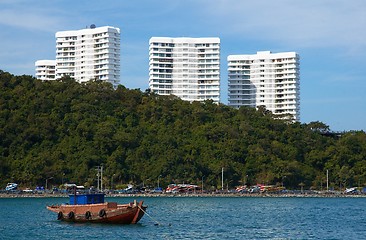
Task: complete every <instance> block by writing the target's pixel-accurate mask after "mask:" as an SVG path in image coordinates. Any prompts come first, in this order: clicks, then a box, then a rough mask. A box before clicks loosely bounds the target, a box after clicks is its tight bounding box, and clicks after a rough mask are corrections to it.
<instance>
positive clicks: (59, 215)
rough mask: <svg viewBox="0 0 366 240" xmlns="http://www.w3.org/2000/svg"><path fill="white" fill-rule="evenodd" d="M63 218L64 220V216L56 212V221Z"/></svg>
mask: <svg viewBox="0 0 366 240" xmlns="http://www.w3.org/2000/svg"><path fill="white" fill-rule="evenodd" d="M63 218H64V214H63V213H62V212H61V211H60V212H58V214H57V220H61V219H63Z"/></svg>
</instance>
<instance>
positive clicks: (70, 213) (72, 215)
mask: <svg viewBox="0 0 366 240" xmlns="http://www.w3.org/2000/svg"><path fill="white" fill-rule="evenodd" d="M67 217H68V218H69V219H74V218H75V213H74V212H73V211H71V212H69V214H67Z"/></svg>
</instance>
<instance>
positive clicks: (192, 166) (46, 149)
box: [0, 71, 366, 189]
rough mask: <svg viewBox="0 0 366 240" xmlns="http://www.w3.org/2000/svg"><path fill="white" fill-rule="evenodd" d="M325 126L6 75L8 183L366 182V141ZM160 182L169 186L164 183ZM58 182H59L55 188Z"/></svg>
mask: <svg viewBox="0 0 366 240" xmlns="http://www.w3.org/2000/svg"><path fill="white" fill-rule="evenodd" d="M326 130H328V127H327V126H326V125H325V124H323V123H320V122H313V123H309V124H300V123H294V124H290V123H286V122H284V121H282V120H275V119H273V118H272V116H271V114H270V113H269V112H268V111H266V110H265V109H264V108H260V109H259V110H255V109H252V108H247V107H242V108H240V109H239V110H236V109H233V108H230V107H228V106H225V105H221V104H220V105H216V104H214V103H212V102H210V101H206V102H204V103H199V102H193V103H189V102H186V101H182V100H180V99H178V98H176V97H164V96H158V95H155V94H150V93H148V92H141V91H140V90H129V89H126V88H125V87H123V86H121V85H120V86H119V87H118V88H117V89H113V88H112V86H111V85H109V84H106V83H103V82H98V81H94V82H88V83H86V84H79V83H76V82H75V81H74V80H72V79H69V78H63V79H62V80H60V81H46V82H42V81H39V80H36V79H34V78H33V77H31V76H14V75H11V74H9V73H7V72H3V71H0V183H1V184H2V185H3V186H5V184H6V182H17V183H19V184H21V186H23V187H26V186H29V187H33V186H35V185H44V182H45V179H50V180H49V181H50V184H53V185H58V184H61V183H62V182H76V183H78V184H85V185H94V186H95V185H96V178H97V177H96V168H97V166H100V165H103V167H104V182H105V183H106V187H109V185H110V184H111V182H112V181H113V182H114V184H125V183H134V184H141V183H144V184H145V185H156V182H157V179H158V178H159V179H160V184H163V185H166V184H168V183H173V182H176V183H182V182H185V183H192V184H200V183H201V180H202V179H203V180H204V183H205V186H207V188H208V187H210V188H221V169H222V167H223V168H224V179H225V181H224V185H225V188H226V186H229V187H232V186H236V185H239V184H243V182H247V183H249V184H256V183H264V184H284V185H285V186H286V187H287V188H299V184H302V183H303V184H305V187H306V188H309V187H314V188H318V189H320V188H321V186H323V187H325V180H326V174H325V173H326V170H329V177H330V183H331V185H333V186H335V187H339V186H341V187H342V188H344V187H348V186H353V185H356V186H358V185H363V184H364V183H366V134H365V133H364V132H347V133H345V134H344V135H343V136H342V137H330V136H325V135H324V134H321V133H323V132H324V131H326ZM159 176H160V177H159ZM51 178H52V179H51Z"/></svg>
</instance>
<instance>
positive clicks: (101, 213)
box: [99, 209, 107, 217]
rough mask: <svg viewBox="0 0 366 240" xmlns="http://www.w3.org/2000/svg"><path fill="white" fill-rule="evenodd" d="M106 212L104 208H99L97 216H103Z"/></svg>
mask: <svg viewBox="0 0 366 240" xmlns="http://www.w3.org/2000/svg"><path fill="white" fill-rule="evenodd" d="M106 214H107V213H106V212H105V209H101V210H100V211H99V217H104V216H105V215H106Z"/></svg>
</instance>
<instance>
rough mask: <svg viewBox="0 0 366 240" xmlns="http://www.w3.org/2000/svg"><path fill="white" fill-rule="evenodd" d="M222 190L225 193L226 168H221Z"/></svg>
mask: <svg viewBox="0 0 366 240" xmlns="http://www.w3.org/2000/svg"><path fill="white" fill-rule="evenodd" d="M221 190H222V191H224V168H221Z"/></svg>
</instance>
